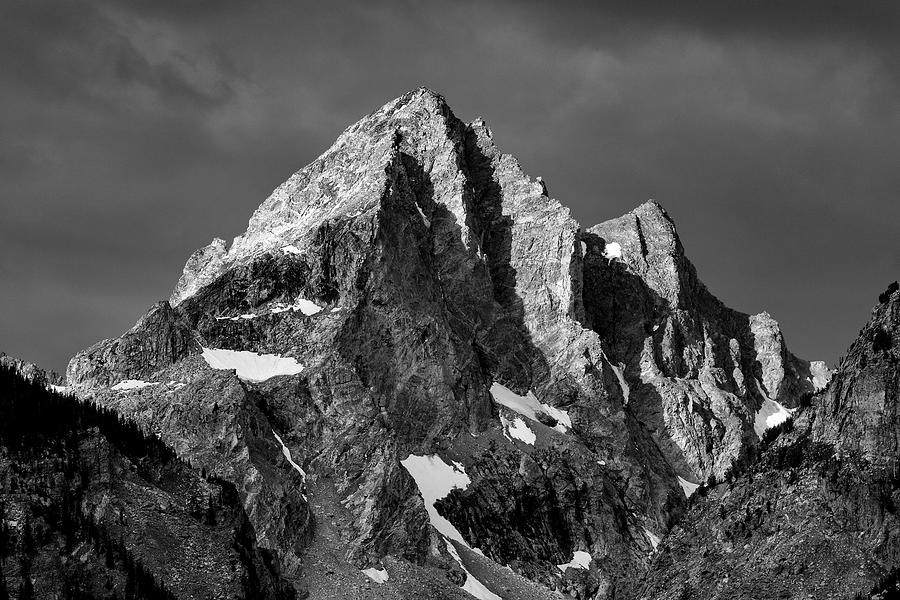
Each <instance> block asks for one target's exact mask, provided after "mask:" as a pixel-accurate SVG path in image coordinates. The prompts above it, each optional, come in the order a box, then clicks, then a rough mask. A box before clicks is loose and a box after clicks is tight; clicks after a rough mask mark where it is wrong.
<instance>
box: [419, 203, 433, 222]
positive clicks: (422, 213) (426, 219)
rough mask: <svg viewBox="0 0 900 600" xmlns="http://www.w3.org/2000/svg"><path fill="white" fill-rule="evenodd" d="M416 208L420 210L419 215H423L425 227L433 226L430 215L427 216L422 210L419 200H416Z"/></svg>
mask: <svg viewBox="0 0 900 600" xmlns="http://www.w3.org/2000/svg"><path fill="white" fill-rule="evenodd" d="M416 210H417V211H419V216H421V217H422V222H423V223H425V227H431V221H429V220H428V217H426V216H425V213H424V212H422V207H421V206H419V203H418V202H416Z"/></svg>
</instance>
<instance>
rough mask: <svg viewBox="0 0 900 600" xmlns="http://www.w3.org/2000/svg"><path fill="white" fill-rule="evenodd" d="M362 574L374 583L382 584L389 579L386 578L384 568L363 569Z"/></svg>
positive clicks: (386, 573) (386, 574)
mask: <svg viewBox="0 0 900 600" xmlns="http://www.w3.org/2000/svg"><path fill="white" fill-rule="evenodd" d="M362 573H363V575H365V576H366V577H368V578H369V579H371V580H372V581H374V582H375V583H384V582H385V581H387V580H388V579H390V578H389V577H388V572H387V569H385V568H381V569H376V568H375V567H370V568H368V569H363V570H362Z"/></svg>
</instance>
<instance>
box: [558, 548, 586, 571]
mask: <svg viewBox="0 0 900 600" xmlns="http://www.w3.org/2000/svg"><path fill="white" fill-rule="evenodd" d="M590 565H591V555H590V554H589V553H588V552H585V551H584V550H576V551H575V553H574V554H573V555H572V560H570V561H569V562H567V563H565V564H562V565H556V567H557V568H558V569H559V570H560V571H562V572H563V573H565V572H566V569H587V568H588V567H589V566H590Z"/></svg>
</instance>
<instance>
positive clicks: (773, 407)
mask: <svg viewBox="0 0 900 600" xmlns="http://www.w3.org/2000/svg"><path fill="white" fill-rule="evenodd" d="M792 414H793V411H791V410H789V409H787V408H785V407H783V406H782V405H781V404H779V403H778V402H775V401H774V400H770V399H769V398H766V400H765V401H763V405H762V408H760V409H759V412H758V413H756V420H755V421H754V423H753V430H754V431H756V435H758V436H759V437H760V438H762V436H763V434H764V433H765V432H766V430H767V429H771V428H772V427H775V426H776V425H780V424H781V423H784V422H785V421H787V420H788V418H789V417H790V416H791V415H792Z"/></svg>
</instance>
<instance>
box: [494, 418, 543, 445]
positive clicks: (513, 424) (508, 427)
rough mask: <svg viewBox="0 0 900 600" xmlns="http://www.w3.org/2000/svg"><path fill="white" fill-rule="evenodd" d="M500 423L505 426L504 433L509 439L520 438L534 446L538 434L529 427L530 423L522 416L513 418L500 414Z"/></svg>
mask: <svg viewBox="0 0 900 600" xmlns="http://www.w3.org/2000/svg"><path fill="white" fill-rule="evenodd" d="M500 424H501V425H502V426H503V435H504V436H506V438H507V439H509V440H513V439H516V440H519V441H520V442H524V443H526V444H529V445H531V446H534V442H535V440H537V436H536V435H535V434H534V432H533V431H532V430H531V428H530V427H528V423H526V422H525V419H523V418H522V417H516V418H514V419H512V420H510V419H507V418H506V417H505V416H503V415H500Z"/></svg>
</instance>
